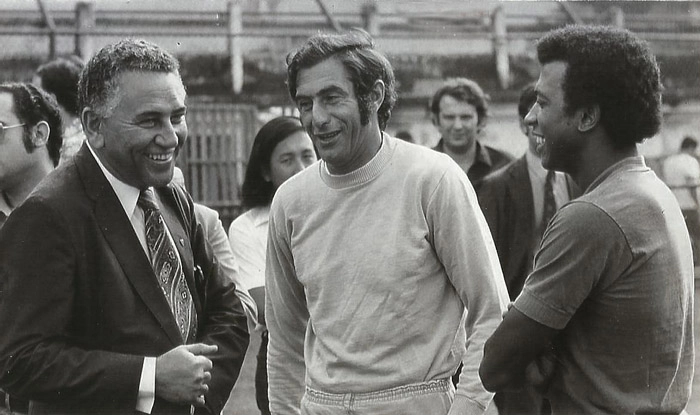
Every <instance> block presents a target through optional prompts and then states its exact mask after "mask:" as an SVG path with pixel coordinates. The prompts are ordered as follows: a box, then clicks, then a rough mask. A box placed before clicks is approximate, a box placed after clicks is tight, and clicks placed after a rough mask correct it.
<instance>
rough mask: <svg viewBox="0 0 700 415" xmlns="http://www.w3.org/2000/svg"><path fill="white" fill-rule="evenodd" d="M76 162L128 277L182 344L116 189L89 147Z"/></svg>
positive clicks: (142, 297)
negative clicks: (115, 191)
mask: <svg viewBox="0 0 700 415" xmlns="http://www.w3.org/2000/svg"><path fill="white" fill-rule="evenodd" d="M75 163H76V165H77V167H78V171H79V172H80V176H81V179H82V180H83V182H84V184H85V188H86V191H87V193H88V196H90V197H91V198H92V199H93V200H94V201H95V218H96V220H97V223H98V225H99V227H100V230H102V234H103V235H104V237H105V239H106V240H107V243H108V244H109V246H110V248H111V249H112V252H113V253H114V255H115V256H116V258H117V260H118V261H119V264H120V265H121V267H122V271H123V272H124V275H125V276H126V278H127V279H128V280H129V282H130V283H131V285H132V286H133V287H134V290H135V291H136V293H137V294H138V295H139V296H140V297H141V299H142V300H143V302H144V303H145V304H146V307H147V308H148V309H149V310H150V311H151V312H152V313H153V315H154V316H155V318H156V320H157V321H158V322H159V323H160V326H161V327H162V328H163V330H164V331H165V332H166V333H167V335H168V337H169V338H170V340H171V341H172V342H173V344H182V337H181V335H180V331H179V329H178V327H177V323H176V321H175V318H174V317H173V314H172V311H171V310H170V306H169V305H168V301H167V300H166V299H165V296H164V295H163V293H162V291H161V289H160V286H159V285H158V281H157V280H156V277H155V275H154V273H153V268H152V267H151V264H150V262H149V261H148V257H147V256H146V254H145V252H144V251H143V248H142V247H141V243H140V242H139V240H138V238H137V236H136V233H135V232H134V229H133V227H132V225H131V222H130V220H129V218H127V217H126V215H125V214H124V209H123V208H122V206H121V203H120V202H119V199H118V198H117V195H116V194H115V193H114V190H113V189H112V186H111V185H110V184H109V182H108V181H107V179H106V178H105V176H104V174H103V173H102V171H101V170H100V167H99V166H98V165H97V162H96V161H95V160H94V158H93V156H92V154H90V151H89V149H87V147H86V146H85V145H83V148H81V150H80V152H79V153H78V154H76V157H75ZM178 248H179V247H178Z"/></svg>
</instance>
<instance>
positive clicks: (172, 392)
mask: <svg viewBox="0 0 700 415" xmlns="http://www.w3.org/2000/svg"><path fill="white" fill-rule="evenodd" d="M217 349H218V348H217V346H212V345H207V344H202V343H197V344H189V345H182V346H178V347H176V348H174V349H172V350H170V351H169V352H167V353H165V354H163V355H161V356H159V357H158V358H156V396H158V397H159V398H161V399H164V400H166V401H169V402H174V403H180V404H190V405H195V406H204V404H205V399H204V395H205V394H206V392H207V391H208V390H209V386H208V383H209V381H210V380H211V369H212V367H213V364H212V361H211V359H209V357H207V356H211V355H212V354H214V353H216V351H217Z"/></svg>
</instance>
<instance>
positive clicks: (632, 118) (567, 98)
mask: <svg viewBox="0 0 700 415" xmlns="http://www.w3.org/2000/svg"><path fill="white" fill-rule="evenodd" d="M537 57H538V60H539V61H540V63H541V64H542V65H544V64H547V63H550V62H564V63H566V64H567V69H566V72H565V74H564V80H563V81H562V89H563V91H564V105H565V108H564V110H565V112H566V113H567V114H572V113H573V112H574V111H575V110H576V109H577V108H581V107H583V106H587V105H594V104H597V105H599V106H600V123H601V125H602V126H603V128H604V129H605V131H606V132H607V133H608V135H609V136H610V138H611V140H612V141H613V143H614V144H615V146H616V147H618V148H624V147H627V146H630V145H634V144H635V143H640V142H642V141H643V140H644V139H645V138H648V137H651V136H653V135H654V134H656V133H657V131H658V130H659V127H660V126H661V93H662V90H663V87H662V85H661V78H660V72H659V66H658V64H657V63H656V58H655V57H654V55H653V54H652V52H651V50H650V49H649V46H648V44H647V43H646V42H644V41H642V40H641V39H639V38H638V37H636V36H635V35H634V34H632V33H631V32H630V31H628V30H623V29H617V28H612V27H607V26H581V25H570V26H566V27H563V28H561V29H557V30H554V31H552V32H549V33H547V34H546V35H545V36H544V37H542V38H541V39H540V40H539V41H538V42H537Z"/></svg>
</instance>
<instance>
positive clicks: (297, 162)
mask: <svg viewBox="0 0 700 415" xmlns="http://www.w3.org/2000/svg"><path fill="white" fill-rule="evenodd" d="M305 168H306V164H305V163H304V160H303V159H302V158H301V157H295V158H294V164H293V165H292V172H293V173H292V174H297V173H299V172H300V171H302V170H304V169H305Z"/></svg>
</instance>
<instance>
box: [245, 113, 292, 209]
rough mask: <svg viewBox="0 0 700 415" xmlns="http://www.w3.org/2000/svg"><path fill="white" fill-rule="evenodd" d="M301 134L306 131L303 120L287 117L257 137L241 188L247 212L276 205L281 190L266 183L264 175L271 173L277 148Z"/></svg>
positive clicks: (268, 123)
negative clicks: (271, 204)
mask: <svg viewBox="0 0 700 415" xmlns="http://www.w3.org/2000/svg"><path fill="white" fill-rule="evenodd" d="M297 131H304V127H302V125H301V121H299V118H296V117H287V116H283V117H277V118H273V119H272V120H270V121H268V122H267V123H266V124H265V125H263V126H262V128H260V131H258V133H257V134H256V135H255V140H253V148H252V149H251V150H250V157H249V158H248V166H247V167H246V169H245V178H244V179H243V186H241V199H242V201H243V207H244V208H246V209H250V208H254V207H257V206H267V205H269V204H270V203H271V202H272V197H273V196H274V195H275V191H276V190H277V189H275V187H274V186H273V185H272V183H271V182H269V181H267V180H265V177H264V173H265V172H266V171H269V170H270V158H271V157H272V152H273V151H275V147H277V144H279V143H281V142H282V141H284V139H285V138H287V137H289V136H290V135H292V134H294V133H296V132H297Z"/></svg>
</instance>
